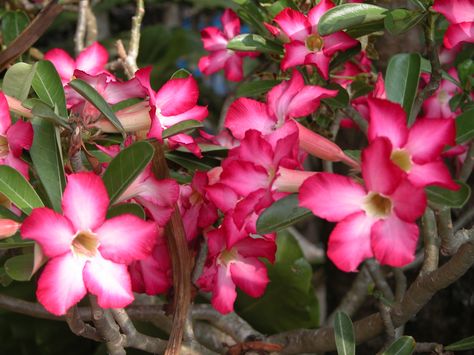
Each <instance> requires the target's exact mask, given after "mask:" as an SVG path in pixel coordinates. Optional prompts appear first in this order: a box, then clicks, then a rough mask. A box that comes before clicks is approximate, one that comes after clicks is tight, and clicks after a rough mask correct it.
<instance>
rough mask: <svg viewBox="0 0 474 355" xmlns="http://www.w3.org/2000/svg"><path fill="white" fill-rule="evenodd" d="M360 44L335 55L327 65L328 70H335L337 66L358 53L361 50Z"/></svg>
mask: <svg viewBox="0 0 474 355" xmlns="http://www.w3.org/2000/svg"><path fill="white" fill-rule="evenodd" d="M361 48H362V47H361V45H360V43H359V44H357V46H355V47H352V48H349V49H348V50H347V51H342V52H339V53H337V55H336V56H335V57H334V58H333V59H332V60H331V63H330V64H329V69H334V68H337V67H338V66H339V65H342V64H344V63H345V62H347V61H348V60H349V59H351V58H352V57H354V56H355V55H357V54H359V53H360V50H361Z"/></svg>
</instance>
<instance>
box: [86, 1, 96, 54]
mask: <svg viewBox="0 0 474 355" xmlns="http://www.w3.org/2000/svg"><path fill="white" fill-rule="evenodd" d="M86 26H87V27H86V28H87V35H86V45H87V46H90V45H91V44H92V43H94V42H95V41H97V34H98V31H97V18H96V17H95V15H94V12H93V11H92V8H91V7H90V6H88V7H87V11H86Z"/></svg>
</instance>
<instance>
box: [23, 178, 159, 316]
mask: <svg viewBox="0 0 474 355" xmlns="http://www.w3.org/2000/svg"><path fill="white" fill-rule="evenodd" d="M108 205H109V197H108V195H107V191H106V189H105V186H104V184H103V182H102V180H101V179H100V177H98V176H97V175H95V174H93V173H89V172H86V173H77V174H72V175H69V177H68V184H67V186H66V189H65V190H64V195H63V200H62V209H63V214H64V215H61V214H59V213H57V212H55V211H53V210H51V209H49V208H44V207H43V208H35V209H34V210H33V212H32V213H31V215H30V216H29V217H27V218H26V219H25V221H24V222H23V225H22V227H21V235H22V237H23V238H27V239H33V240H34V241H36V242H37V243H38V244H39V245H40V246H41V249H42V251H43V253H44V254H45V255H46V256H47V257H48V258H50V259H49V261H48V263H47V264H46V266H45V268H44V270H43V272H42V274H41V276H40V278H39V281H38V289H37V291H36V296H37V298H38V301H39V302H40V303H41V304H42V305H43V306H44V307H45V308H46V309H47V310H48V311H49V312H51V313H53V314H55V315H62V314H65V313H66V311H67V310H68V309H69V308H70V307H71V306H73V305H75V304H76V303H78V302H79V301H80V300H81V299H82V298H83V297H84V296H85V295H86V293H87V292H90V293H92V294H94V295H96V296H97V298H98V303H99V305H100V306H101V307H104V308H120V307H125V306H127V305H128V304H130V302H132V301H133V293H132V288H131V281H130V275H129V273H128V271H127V265H129V264H130V263H132V262H133V261H135V260H140V259H144V258H146V257H147V256H148V255H149V254H150V252H151V251H152V249H153V246H154V243H155V240H156V235H157V227H156V224H155V223H152V222H146V221H144V220H142V219H140V218H138V217H136V216H134V215H131V214H123V215H120V216H117V217H114V218H111V219H109V220H106V219H105V215H106V212H107V208H108Z"/></svg>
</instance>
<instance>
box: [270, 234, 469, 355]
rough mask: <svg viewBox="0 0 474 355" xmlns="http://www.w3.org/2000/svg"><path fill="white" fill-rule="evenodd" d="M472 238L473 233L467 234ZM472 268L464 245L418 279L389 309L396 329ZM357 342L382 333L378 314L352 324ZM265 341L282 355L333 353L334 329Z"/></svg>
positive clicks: (297, 331)
mask: <svg viewBox="0 0 474 355" xmlns="http://www.w3.org/2000/svg"><path fill="white" fill-rule="evenodd" d="M469 235H470V236H472V235H474V230H470V231H469ZM473 264H474V242H473V241H469V242H467V243H465V244H464V245H463V246H461V248H459V250H458V252H457V253H456V254H455V255H454V256H453V257H452V258H451V259H450V260H449V261H448V262H447V263H445V264H444V265H443V266H441V267H440V268H439V269H437V270H435V271H433V272H431V273H429V274H426V275H423V276H419V277H418V278H417V279H416V281H415V282H414V283H413V284H412V285H411V286H410V288H409V289H408V291H407V293H406V295H405V297H404V298H403V301H402V302H400V303H398V304H396V305H395V306H394V307H393V308H392V312H391V315H392V320H393V324H394V326H395V327H399V326H400V325H402V324H405V323H406V322H407V321H408V320H409V319H411V318H412V317H413V316H414V315H416V314H417V313H418V312H419V311H420V310H421V309H422V308H423V307H424V305H425V304H426V303H427V302H428V301H429V300H430V299H431V298H432V297H433V295H434V294H435V293H436V292H438V291H439V290H441V289H443V288H445V287H448V286H449V285H450V284H452V283H453V282H455V281H456V280H458V279H459V278H460V277H461V276H462V275H464V274H465V273H466V272H467V271H468V270H469V269H470V268H471V266H472V265H473ZM354 329H355V337H356V342H357V343H358V344H359V343H362V342H365V341H368V340H370V339H372V338H374V337H376V336H378V335H379V334H380V333H381V332H383V330H384V324H383V321H382V318H381V316H380V313H375V314H372V315H370V316H368V317H366V318H364V319H362V320H360V321H357V322H355V323H354ZM267 341H270V342H273V343H278V344H282V345H284V349H283V351H282V353H284V354H301V353H304V352H318V351H321V352H323V351H333V350H335V349H336V344H335V337H334V329H333V328H321V329H317V330H310V329H304V330H295V331H289V332H285V333H280V334H276V335H272V336H270V337H269V338H268V339H267Z"/></svg>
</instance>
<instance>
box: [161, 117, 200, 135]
mask: <svg viewBox="0 0 474 355" xmlns="http://www.w3.org/2000/svg"><path fill="white" fill-rule="evenodd" d="M201 127H203V124H202V122H199V121H196V120H186V121H181V122H178V123H176V124H175V125H172V126H171V127H168V128H166V129H165V130H164V131H163V134H162V137H163V138H169V137H172V136H174V135H176V134H179V133H183V132H187V131H191V130H193V129H196V128H201Z"/></svg>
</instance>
